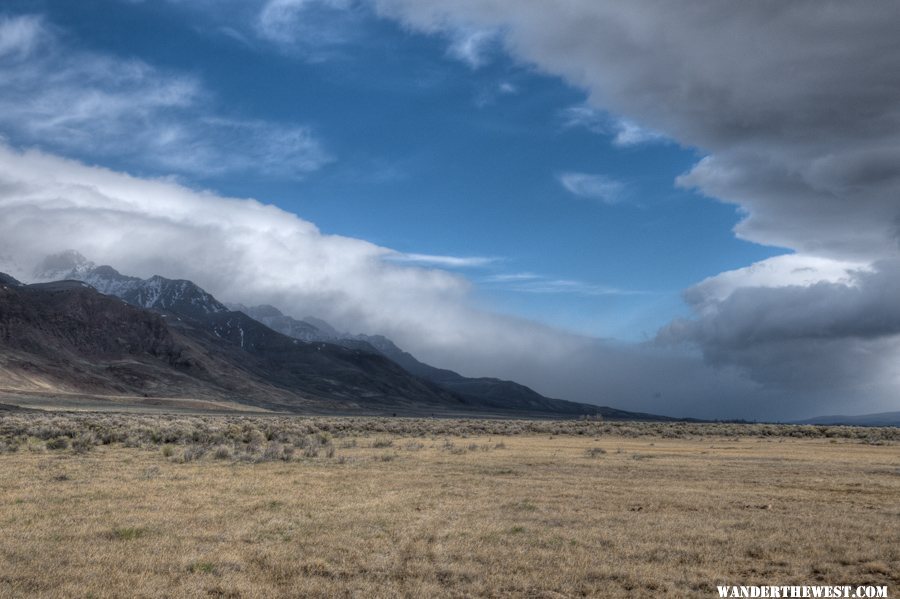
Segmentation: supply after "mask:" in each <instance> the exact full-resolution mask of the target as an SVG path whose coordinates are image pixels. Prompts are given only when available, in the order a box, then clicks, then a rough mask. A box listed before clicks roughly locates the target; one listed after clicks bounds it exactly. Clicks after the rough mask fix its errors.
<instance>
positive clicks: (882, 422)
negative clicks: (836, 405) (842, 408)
mask: <svg viewBox="0 0 900 599" xmlns="http://www.w3.org/2000/svg"><path fill="white" fill-rule="evenodd" d="M794 424H822V425H846V426H900V412H880V413H878V414H860V415H857V416H817V417H815V418H808V419H806V420H799V421H797V422H796V423H794Z"/></svg>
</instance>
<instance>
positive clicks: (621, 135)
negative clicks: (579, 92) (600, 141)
mask: <svg viewBox="0 0 900 599" xmlns="http://www.w3.org/2000/svg"><path fill="white" fill-rule="evenodd" d="M560 116H561V117H562V119H563V126H564V127H566V128H583V129H587V130H588V131H591V132H592V133H597V134H600V135H607V136H611V137H612V138H613V139H612V143H613V145H615V146H621V147H630V146H637V145H643V144H648V143H658V142H665V141H668V140H667V139H666V137H665V136H664V135H662V134H661V133H658V132H656V131H651V130H650V129H647V128H645V127H641V126H640V125H638V124H637V123H635V122H634V121H630V120H627V119H622V118H615V117H614V116H612V115H610V114H607V113H606V112H604V111H602V110H598V109H596V108H593V107H591V106H588V105H586V104H576V105H574V106H569V107H567V108H565V109H563V110H562V111H561V112H560Z"/></svg>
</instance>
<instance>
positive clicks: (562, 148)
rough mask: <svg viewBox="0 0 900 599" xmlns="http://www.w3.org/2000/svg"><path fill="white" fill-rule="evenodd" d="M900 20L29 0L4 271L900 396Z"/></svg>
mask: <svg viewBox="0 0 900 599" xmlns="http://www.w3.org/2000/svg"><path fill="white" fill-rule="evenodd" d="M849 21H852V22H853V23H854V27H847V26H846V23H847V22H849ZM898 24H900V4H897V3H896V2H889V1H884V2H881V1H879V0H876V1H875V2H871V3H866V8H865V9H860V8H859V7H858V6H856V5H851V4H848V3H846V2H843V1H842V0H817V1H814V2H813V1H810V2H792V3H784V2H778V1H774V0H773V1H771V2H752V3H750V2H733V3H732V2H720V3H701V4H698V3H696V2H693V1H691V0H673V1H671V2H658V1H657V0H631V1H629V2H619V1H616V0H454V1H453V2H449V1H447V0H155V1H150V0H143V1H141V0H81V1H78V2H73V1H68V0H6V1H5V2H4V3H3V5H2V8H0V270H2V269H6V270H5V271H8V272H11V273H12V274H14V275H17V276H19V277H21V278H23V279H25V280H27V279H28V277H29V276H30V275H31V274H33V272H34V270H33V265H34V264H36V263H37V262H39V261H40V260H41V259H42V258H43V257H44V256H46V254H48V253H52V252H54V251H62V250H65V249H70V248H73V249H78V250H80V251H82V253H84V254H86V255H88V256H89V257H90V258H91V259H93V260H96V261H97V262H103V263H110V264H113V265H115V266H117V267H119V268H120V269H121V270H122V271H124V272H129V273H134V274H136V275H140V276H149V275H151V274H156V273H159V274H162V275H165V276H170V277H178V278H189V279H192V280H194V281H196V282H197V283H198V284H200V285H202V286H203V287H205V288H207V289H208V290H210V291H211V292H212V293H214V294H215V295H217V296H219V297H220V298H221V299H223V300H225V301H236V302H241V303H245V304H248V305H250V304H258V303H271V304H274V305H277V306H279V307H280V308H282V309H283V310H284V311H285V312H287V313H289V314H292V315H294V316H297V317H302V316H306V315H314V316H318V317H322V318H325V319H326V320H328V321H329V322H331V323H332V324H334V325H336V326H338V327H339V328H342V329H343V330H345V331H350V332H358V333H368V334H384V335H387V336H388V337H390V338H391V339H393V340H394V341H396V342H397V343H398V345H400V346H401V347H403V348H404V349H406V350H408V351H410V352H411V353H413V354H414V355H416V356H417V357H419V358H420V359H422V360H424V361H426V362H429V363H432V364H435V365H437V366H441V367H446V368H451V369H455V370H457V371H459V372H461V373H463V374H466V375H469V376H497V377H501V378H507V379H511V380H515V381H518V382H521V383H524V384H526V385H529V386H532V387H533V388H535V389H536V390H538V391H539V392H541V393H544V394H547V395H550V396H555V397H561V398H566V399H574V400H578V401H588V402H597V403H607V404H609V405H615V406H618V407H622V408H625V409H633V410H639V411H648V412H658V413H666V414H678V415H692V416H711V417H750V418H755V417H762V418H772V417H792V416H806V415H810V414H816V413H827V412H833V413H834V412H848V413H852V412H857V413H859V412H865V411H870V412H875V411H879V410H889V409H896V407H897V397H898V394H897V389H898V387H900V366H898V365H900V309H898V306H900V302H897V301H896V298H897V295H898V293H900V292H898V289H900V245H898V243H897V240H898V226H897V223H898V222H900V210H898V207H897V201H896V198H897V197H900V166H898V165H900V151H898V148H900V110H898V107H897V101H896V99H897V97H898V96H900V77H898V76H896V73H900V52H894V51H887V50H886V49H893V48H896V46H897V35H896V31H897V28H898V26H900V25H898ZM761 48H763V49H765V51H760V49H761ZM248 198H252V199H248ZM253 199H255V200H256V201H254V200H253ZM257 201H258V202H262V203H258V202H257Z"/></svg>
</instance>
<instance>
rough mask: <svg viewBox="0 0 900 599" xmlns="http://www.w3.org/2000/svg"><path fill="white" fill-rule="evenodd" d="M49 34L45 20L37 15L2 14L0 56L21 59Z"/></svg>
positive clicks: (0, 17)
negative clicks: (12, 15) (13, 15)
mask: <svg viewBox="0 0 900 599" xmlns="http://www.w3.org/2000/svg"><path fill="white" fill-rule="evenodd" d="M47 35H48V32H47V30H46V27H45V25H44V22H43V20H42V19H41V18H40V17H39V16H37V15H26V16H21V17H10V16H0V57H2V58H9V57H12V58H14V59H21V58H24V57H26V56H28V55H29V54H31V52H32V51H33V50H34V49H35V48H36V47H37V46H38V45H39V44H40V43H41V42H42V41H43V39H44V38H45V37H46V36H47Z"/></svg>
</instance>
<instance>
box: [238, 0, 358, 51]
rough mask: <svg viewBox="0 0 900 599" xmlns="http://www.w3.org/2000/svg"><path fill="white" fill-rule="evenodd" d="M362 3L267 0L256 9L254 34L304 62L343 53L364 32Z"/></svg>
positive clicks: (351, 0)
mask: <svg viewBox="0 0 900 599" xmlns="http://www.w3.org/2000/svg"><path fill="white" fill-rule="evenodd" d="M365 15H366V10H365V6H364V5H362V4H360V3H358V2H354V1H353V0H268V1H266V2H264V3H263V5H262V7H261V8H260V9H259V12H258V15H257V17H256V23H255V28H254V29H255V33H256V35H257V36H258V37H259V38H261V39H263V40H265V41H267V42H270V43H272V44H275V45H276V46H277V47H278V48H280V49H281V50H282V51H285V52H287V53H289V54H292V55H295V56H297V57H300V58H302V59H304V60H306V61H307V62H324V61H327V60H333V59H336V58H342V57H344V56H345V53H346V49H347V47H348V46H350V45H351V44H356V43H359V42H360V41H361V40H362V38H363V36H364V31H363V19H364V16H365Z"/></svg>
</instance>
